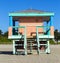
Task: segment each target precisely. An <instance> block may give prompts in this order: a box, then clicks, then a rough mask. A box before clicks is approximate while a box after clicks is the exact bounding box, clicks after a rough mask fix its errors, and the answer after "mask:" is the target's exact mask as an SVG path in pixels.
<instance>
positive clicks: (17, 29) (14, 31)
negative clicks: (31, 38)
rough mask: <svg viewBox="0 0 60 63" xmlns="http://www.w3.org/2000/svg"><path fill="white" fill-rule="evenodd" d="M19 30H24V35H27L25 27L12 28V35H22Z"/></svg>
mask: <svg viewBox="0 0 60 63" xmlns="http://www.w3.org/2000/svg"><path fill="white" fill-rule="evenodd" d="M19 28H20V29H21V28H23V29H24V34H26V27H25V26H12V35H21V34H22V33H20V31H19Z"/></svg>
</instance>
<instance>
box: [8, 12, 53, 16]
mask: <svg viewBox="0 0 60 63" xmlns="http://www.w3.org/2000/svg"><path fill="white" fill-rule="evenodd" d="M9 16H54V13H53V12H52V13H51V12H43V13H14V12H13V13H9Z"/></svg>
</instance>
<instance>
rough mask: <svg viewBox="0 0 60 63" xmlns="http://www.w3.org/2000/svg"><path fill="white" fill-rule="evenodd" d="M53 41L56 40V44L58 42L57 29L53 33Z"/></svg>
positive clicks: (59, 37)
mask: <svg viewBox="0 0 60 63" xmlns="http://www.w3.org/2000/svg"><path fill="white" fill-rule="evenodd" d="M54 39H55V40H56V42H57V44H58V40H60V32H58V30H57V29H56V30H55V31H54Z"/></svg>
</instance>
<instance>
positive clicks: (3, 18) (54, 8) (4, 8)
mask: <svg viewBox="0 0 60 63" xmlns="http://www.w3.org/2000/svg"><path fill="white" fill-rule="evenodd" d="M29 8H33V9H38V10H43V11H50V12H54V13H55V15H54V19H53V25H54V27H55V29H58V30H59V31H60V0H0V29H1V30H2V31H3V32H5V31H7V30H8V26H9V17H8V14H9V12H13V11H19V10H25V9H29Z"/></svg>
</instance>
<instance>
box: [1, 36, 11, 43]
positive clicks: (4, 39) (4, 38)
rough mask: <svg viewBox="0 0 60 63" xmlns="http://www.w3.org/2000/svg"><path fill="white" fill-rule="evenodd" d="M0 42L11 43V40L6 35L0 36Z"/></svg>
mask: <svg viewBox="0 0 60 63" xmlns="http://www.w3.org/2000/svg"><path fill="white" fill-rule="evenodd" d="M0 44H12V40H9V39H8V38H7V37H4V36H0Z"/></svg>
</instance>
